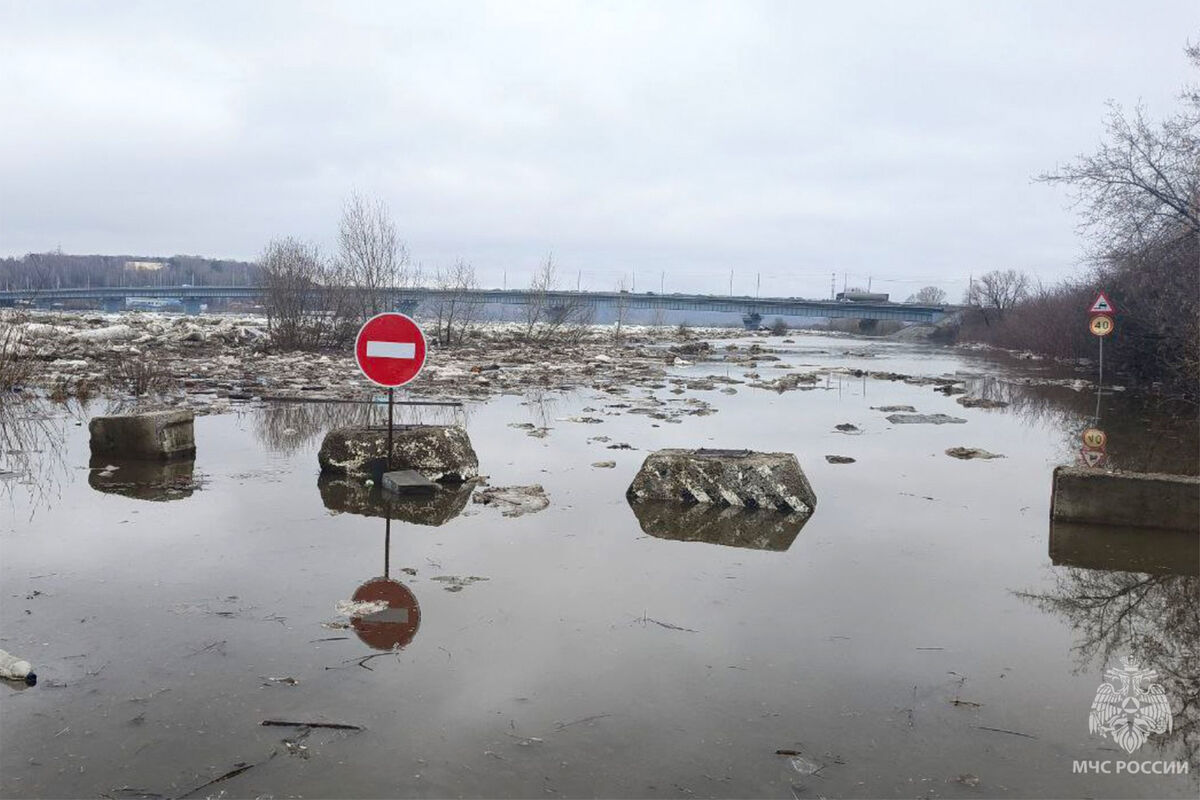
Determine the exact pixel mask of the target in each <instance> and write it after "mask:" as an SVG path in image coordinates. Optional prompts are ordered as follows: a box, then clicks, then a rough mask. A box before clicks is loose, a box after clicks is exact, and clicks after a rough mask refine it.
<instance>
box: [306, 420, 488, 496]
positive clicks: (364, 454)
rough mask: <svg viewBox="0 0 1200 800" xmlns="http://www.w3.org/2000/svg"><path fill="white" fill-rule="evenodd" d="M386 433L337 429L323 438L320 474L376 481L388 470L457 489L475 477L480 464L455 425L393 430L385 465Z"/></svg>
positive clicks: (464, 432)
mask: <svg viewBox="0 0 1200 800" xmlns="http://www.w3.org/2000/svg"><path fill="white" fill-rule="evenodd" d="M387 438H388V434H387V428H383V427H371V428H367V427H348V428H336V429H334V430H332V431H330V432H329V433H327V434H326V435H325V440H324V441H323V442H322V443H321V451H320V453H318V455H317V460H318V461H319V462H320V464H321V472H322V473H326V474H330V475H348V476H351V477H355V478H374V479H375V480H376V481H378V480H381V479H382V477H383V473H384V472H385V471H388V470H389V467H390V469H391V470H414V471H416V472H419V473H420V474H422V475H424V476H425V477H426V478H428V479H429V480H431V481H439V482H452V483H461V482H462V481H467V480H470V479H471V478H474V477H477V476H478V475H479V458H478V456H476V455H475V450H474V448H473V447H471V439H470V438H469V437H468V436H467V432H466V431H465V430H463V429H462V428H461V427H459V426H457V425H403V426H398V427H397V428H396V429H395V433H394V438H393V441H392V457H391V462H390V464H389V463H388V457H387Z"/></svg>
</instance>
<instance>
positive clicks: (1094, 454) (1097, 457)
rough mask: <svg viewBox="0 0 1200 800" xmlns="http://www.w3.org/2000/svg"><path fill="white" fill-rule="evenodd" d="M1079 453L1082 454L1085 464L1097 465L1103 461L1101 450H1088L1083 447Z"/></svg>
mask: <svg viewBox="0 0 1200 800" xmlns="http://www.w3.org/2000/svg"><path fill="white" fill-rule="evenodd" d="M1079 453H1080V455H1082V456H1083V463H1085V464H1087V465H1088V466H1089V467H1098V466H1100V465H1101V464H1103V463H1104V451H1103V450H1088V449H1087V448H1084V449H1082V450H1080V451H1079Z"/></svg>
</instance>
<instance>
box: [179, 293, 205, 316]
mask: <svg viewBox="0 0 1200 800" xmlns="http://www.w3.org/2000/svg"><path fill="white" fill-rule="evenodd" d="M203 305H204V304H203V303H201V302H200V301H199V300H198V299H196V298H191V297H187V298H184V300H183V313H185V314H199V313H200V312H201V311H202V310H203V308H202V306H203Z"/></svg>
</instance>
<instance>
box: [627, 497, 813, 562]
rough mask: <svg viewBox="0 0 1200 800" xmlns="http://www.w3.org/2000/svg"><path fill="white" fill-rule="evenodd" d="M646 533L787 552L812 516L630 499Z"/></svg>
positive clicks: (631, 506) (684, 539) (679, 539)
mask: <svg viewBox="0 0 1200 800" xmlns="http://www.w3.org/2000/svg"><path fill="white" fill-rule="evenodd" d="M629 507H630V508H632V509H633V513H634V516H636V517H637V521H638V524H639V525H641V526H642V530H643V531H645V532H646V533H648V534H649V535H651V536H654V537H656V538H658V539H676V540H678V541H684V542H706V543H708V544H723V545H727V546H729V547H749V548H752V549H755V550H787V549H788V548H789V547H791V546H792V542H793V541H794V540H795V539H796V536H797V535H798V534H799V533H800V529H801V528H803V527H804V523H806V522H808V519H809V515H807V514H797V513H787V512H782V511H775V510H774V509H765V508H743V507H741V506H715V505H710V504H707V503H694V504H685V503H672V502H669V501H664V500H636V499H633V498H629Z"/></svg>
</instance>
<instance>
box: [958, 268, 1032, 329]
mask: <svg viewBox="0 0 1200 800" xmlns="http://www.w3.org/2000/svg"><path fill="white" fill-rule="evenodd" d="M1028 296H1029V276H1028V275H1026V274H1025V273H1024V272H1018V271H1016V270H1015V269H1005V270H1000V269H994V270H992V271H991V272H988V273H986V274H985V275H983V276H982V277H980V278H978V279H976V280H972V281H971V286H970V287H969V288H968V289H967V305H971V306H975V307H977V308H978V309H979V310H980V311H981V312H982V313H983V319H984V322H987V323H988V324H990V323H991V317H992V316H995V318H996V319H1004V315H1005V314H1006V313H1007V312H1008V311H1010V310H1012V308H1013V307H1014V306H1016V305H1017V304H1018V303H1020V302H1021V301H1022V300H1024V299H1025V298H1026V297H1028Z"/></svg>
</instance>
